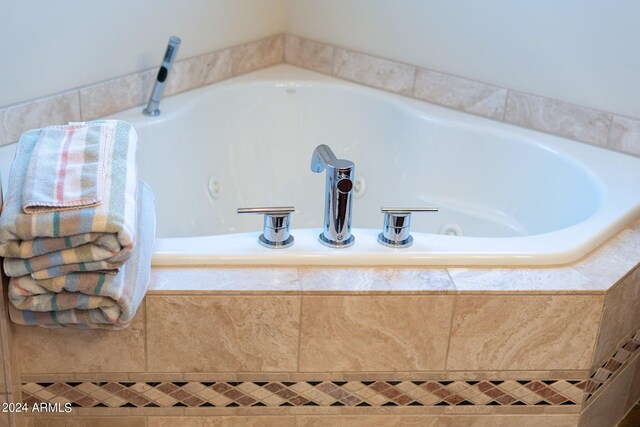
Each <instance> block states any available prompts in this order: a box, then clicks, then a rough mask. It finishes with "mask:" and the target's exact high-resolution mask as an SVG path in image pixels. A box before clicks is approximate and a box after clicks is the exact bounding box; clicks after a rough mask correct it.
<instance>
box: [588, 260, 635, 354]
mask: <svg viewBox="0 0 640 427" xmlns="http://www.w3.org/2000/svg"><path fill="white" fill-rule="evenodd" d="M638 329H640V268H638V267H637V268H636V269H635V270H633V271H632V272H631V273H630V274H629V275H628V276H627V277H626V278H625V279H624V280H622V281H621V282H620V283H618V284H617V285H616V286H615V287H613V288H612V289H611V290H609V292H608V293H607V297H606V299H605V302H604V311H603V313H602V322H601V325H600V332H599V335H598V340H597V344H596V349H595V353H594V355H593V361H592V367H597V366H600V365H601V364H602V363H603V362H605V361H606V360H607V358H608V357H610V356H611V354H612V353H613V352H615V351H616V350H617V349H618V348H619V347H620V345H621V344H622V343H623V340H625V339H628V337H629V335H631V334H633V333H635V332H636V331H637V330H638Z"/></svg>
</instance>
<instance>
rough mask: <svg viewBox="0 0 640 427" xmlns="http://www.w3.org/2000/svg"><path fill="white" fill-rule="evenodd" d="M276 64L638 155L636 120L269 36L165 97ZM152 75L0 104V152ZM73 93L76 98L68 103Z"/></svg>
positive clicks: (181, 65)
mask: <svg viewBox="0 0 640 427" xmlns="http://www.w3.org/2000/svg"><path fill="white" fill-rule="evenodd" d="M234 57H235V60H234ZM218 61H221V64H222V65H220V63H219V62H218ZM280 63H287V64H291V65H296V66H299V67H303V68H307V69H310V70H313V71H316V72H320V73H323V74H328V75H331V76H334V77H336V78H340V79H343V80H349V81H353V82H356V83H359V84H364V85H368V86H372V87H376V88H378V89H382V90H386V91H390V92H394V93H398V94H401V95H404V96H409V97H411V98H414V99H417V100H421V101H427V102H431V103H434V104H438V105H442V106H445V107H448V108H452V109H455V110H459V111H464V112H467V113H470V114H475V115H479V116H482V117H488V118H491V119H494V120H499V121H504V122H507V123H510V124H514V125H516V126H521V127H525V128H530V129H535V130H539V131H543V132H547V133H550V134H553V135H557V136H562V137H567V138H571V139H575V140H578V141H582V142H586V143H589V144H593V145H597V146H600V147H603V148H607V149H611V150H615V151H620V152H623V153H626V154H631V155H635V156H640V118H635V117H628V116H624V115H621V114H616V113H610V112H606V111H601V110H597V109H593V108H587V107H582V106H579V105H575V104H571V103H567V102H563V101H559V100H554V99H551V98H546V97H542V96H537V95H534V94H527V93H523V92H520V91H516V90H512V89H509V88H504V87H499V86H495V85H490V84H487V83H483V82H479V81H475V80H471V79H466V78H462V77H458V76H455V75H451V74H447V73H442V72H438V71H435V70H429V69H426V68H422V67H419V66H414V65H411V64H405V63H402V62H398V61H393V60H389V59H385V58H380V57H377V56H373V55H369V54H367V53H361V52H357V51H354V50H351V49H346V48H342V47H340V46H334V45H330V44H326V43H323V42H319V41H315V40H310V39H306V38H302V37H298V36H295V35H293V34H277V35H272V36H268V37H265V38H262V39H260V40H257V41H254V42H250V43H244V44H240V45H235V46H232V47H228V48H225V49H221V50H217V51H211V52H208V53H204V54H202V55H199V56H195V57H191V58H186V59H182V60H180V61H176V63H175V66H174V69H173V70H172V73H174V74H177V75H176V76H175V77H174V78H173V79H170V80H169V82H170V83H169V85H168V87H167V95H172V94H175V93H179V92H183V91H186V90H191V89H195V88H197V87H201V86H204V85H208V84H212V83H215V82H218V81H222V80H225V79H228V78H232V77H236V76H238V75H241V74H245V73H247V72H251V71H255V70H258V69H260V68H265V67H268V66H272V65H277V64H280ZM155 70H156V68H152V69H147V70H143V71H140V72H137V73H132V74H128V75H125V76H119V77H116V78H113V79H109V80H106V81H102V82H97V83H95V84H91V85H87V86H83V87H77V88H72V89H70V90H65V91H63V92H59V93H56V94H53V95H47V96H43V97H40V98H37V99H33V100H30V101H26V102H21V103H18V104H12V105H5V106H0V146H2V145H6V144H11V143H14V142H16V141H17V140H18V139H19V136H20V134H21V133H22V132H24V131H26V130H28V129H31V128H36V127H42V126H45V125H48V124H51V123H50V122H51V121H52V120H51V119H52V118H53V121H57V122H63V121H77V120H78V117H76V116H77V115H78V114H79V115H80V116H81V117H82V120H90V119H92V118H96V117H97V116H96V114H97V112H93V111H91V110H92V108H91V107H89V104H88V103H86V102H84V101H83V99H82V98H86V97H87V96H88V94H90V93H91V92H96V93H103V92H105V91H106V92H111V91H114V92H117V91H118V90H119V91H125V92H126V95H127V96H126V97H124V96H121V97H118V99H117V100H116V101H114V102H113V105H112V106H111V108H109V107H107V108H105V107H104V105H100V108H99V110H100V111H99V113H100V114H99V115H98V116H104V115H108V114H113V113H117V112H119V111H123V110H126V109H129V108H132V107H135V106H138V105H141V104H142V103H143V102H144V100H145V99H146V97H147V96H148V93H147V92H148V91H149V90H150V88H151V85H150V82H151V80H152V78H153V75H154V72H155ZM180 74H181V75H180ZM132 84H133V85H134V87H136V88H137V89H138V90H137V91H136V92H135V93H131V92H127V91H128V88H129V86H130V85H132ZM70 95H71V96H73V98H74V99H65V97H66V98H69V96H70ZM83 105H84V108H83ZM94 107H95V106H94ZM38 108H40V109H44V110H45V112H46V114H34V117H27V118H26V119H24V118H23V116H28V112H29V111H32V110H34V109H36V110H37V109H38ZM94 113H96V114H94ZM16 116H20V117H16ZM67 116H68V117H67Z"/></svg>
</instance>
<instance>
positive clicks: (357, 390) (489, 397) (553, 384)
mask: <svg viewBox="0 0 640 427" xmlns="http://www.w3.org/2000/svg"><path fill="white" fill-rule="evenodd" d="M584 383H585V380H578V379H577V380H565V379H562V380H558V379H549V380H537V379H536V380H510V379H507V380H482V379H481V380H477V381H472V380H466V381H455V380H406V379H405V380H397V381H392V380H386V381H382V380H365V379H361V380H351V381H345V380H334V381H331V380H313V379H308V380H304V381H302V380H291V381H284V380H275V381H269V380H265V379H264V378H259V379H258V378H257V379H256V380H254V381H228V380H222V381H219V380H217V379H216V378H211V379H210V380H208V381H204V380H200V381H184V380H175V381H167V380H166V378H158V380H157V381H153V380H152V379H151V378H147V380H146V381H129V380H123V381H104V382H100V381H65V382H23V383H22V402H23V403H26V404H28V405H29V406H32V405H34V404H36V405H39V404H40V403H59V404H62V405H64V404H65V403H70V404H71V406H72V407H76V408H84V409H85V410H86V409H90V408H95V409H98V408H102V409H101V410H105V411H106V410H107V409H116V408H131V409H132V410H135V409H136V408H137V409H142V408H145V410H151V409H162V408H164V409H166V408H203V409H204V408H209V409H213V408H248V407H252V408H259V407H262V408H287V407H307V408H308V407H315V408H321V407H324V408H339V407H353V408H355V407H358V408H361V409H367V408H370V409H373V408H383V409H390V410H392V409H393V408H403V407H404V408H414V409H419V408H420V407H422V408H425V407H449V408H451V407H467V408H470V407H485V408H487V409H490V408H492V407H498V406H499V407H503V408H504V409H507V408H506V407H509V408H516V409H514V411H515V410H517V408H523V407H537V408H540V407H542V408H548V407H562V408H564V409H565V410H567V411H571V409H570V408H574V409H573V410H575V412H577V411H578V410H579V409H580V407H581V405H582V401H583V395H584V393H583V391H582V388H583V385H584Z"/></svg>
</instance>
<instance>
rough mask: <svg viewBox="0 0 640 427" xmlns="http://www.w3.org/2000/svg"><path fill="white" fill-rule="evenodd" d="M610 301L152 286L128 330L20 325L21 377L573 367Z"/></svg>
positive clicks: (581, 370)
mask: <svg viewBox="0 0 640 427" xmlns="http://www.w3.org/2000/svg"><path fill="white" fill-rule="evenodd" d="M603 301H604V295H520V296H508V295H487V294H482V295H473V294H459V295H441V294H432V295H404V296H403V295H401V294H386V295H374V296H366V295H350V296H347V295H324V294H323V295H317V296H313V295H308V294H305V295H299V294H297V292H296V291H294V293H293V294H286V293H284V294H281V295H272V296H270V295H269V294H268V293H267V294H264V295H249V296H241V295H216V294H215V292H212V293H210V294H196V295H193V296H188V295H182V296H178V295H155V294H154V293H153V292H152V293H151V294H149V295H148V296H147V297H146V304H145V305H143V306H142V307H141V309H140V310H139V312H138V314H137V315H136V318H135V319H134V322H133V323H132V326H131V327H130V328H128V329H126V330H124V331H115V332H114V331H81V330H80V331H79V330H73V329H62V330H46V329H40V328H34V327H29V326H18V325H16V326H14V330H15V337H14V339H13V348H14V350H15V352H16V355H17V360H18V362H17V369H18V370H19V372H20V373H21V375H22V376H23V378H24V376H25V375H28V374H33V377H34V378H35V377H37V376H38V375H35V374H39V375H42V374H47V375H50V376H51V379H52V380H55V379H57V378H58V377H56V375H57V374H66V373H79V375H80V373H81V375H82V376H83V378H84V379H89V377H87V375H89V376H91V375H94V376H95V378H96V379H98V378H103V379H104V378H107V377H109V375H112V376H114V378H115V379H118V378H120V379H121V378H122V374H119V373H128V372H140V373H142V372H150V373H154V374H153V375H156V378H158V377H157V376H158V374H161V373H163V372H164V373H167V374H171V375H173V374H175V373H184V372H189V373H197V372H208V373H212V372H215V373H225V372H227V373H231V374H233V373H238V372H262V373H264V374H267V373H269V372H274V373H276V372H283V373H292V372H293V373H295V372H300V373H304V372H313V373H314V375H315V374H316V373H326V375H327V376H328V377H329V378H330V379H335V377H336V375H335V374H334V373H339V374H340V375H346V374H345V373H354V374H355V373H367V374H370V373H384V372H389V373H391V375H392V377H393V376H394V375H397V374H394V373H397V372H425V373H430V374H433V373H436V372H444V371H445V370H446V371H447V372H451V373H452V375H457V376H458V377H460V375H463V376H464V372H474V374H473V375H479V374H478V371H484V372H495V371H498V372H505V371H514V372H515V371H520V372H523V373H526V372H531V375H535V373H536V372H546V373H547V374H548V373H549V371H550V370H555V371H558V372H560V371H567V374H566V375H569V376H568V378H570V377H574V378H575V375H579V377H584V376H585V375H586V374H587V372H588V370H589V368H590V366H591V359H592V353H593V348H594V345H595V337H596V332H597V329H598V321H599V319H600V313H601V312H602V305H603ZM44 348H46V349H47V351H42V349H44ZM122 349H127V351H121V350H122ZM153 375H150V377H152V376H153ZM556 375H557V373H556V374H554V376H556ZM63 376H64V375H60V378H62V377H63ZM303 376H304V375H303ZM543 376H544V374H543ZM40 378H42V377H41V376H40ZM76 378H77V377H76ZM58 379H59V378H58ZM172 379H174V380H175V375H174V376H173V377H172Z"/></svg>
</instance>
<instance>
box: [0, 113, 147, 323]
mask: <svg viewBox="0 0 640 427" xmlns="http://www.w3.org/2000/svg"><path fill="white" fill-rule="evenodd" d="M136 143H137V135H136V133H135V130H134V129H133V127H131V125H130V124H128V123H126V122H122V121H117V120H102V121H94V122H86V123H72V124H70V125H68V126H51V127H47V128H44V129H36V130H31V131H28V132H25V133H24V134H23V135H22V137H21V138H20V142H19V144H18V151H17V153H16V157H15V159H14V162H13V166H12V168H11V175H10V178H9V191H8V194H7V197H6V200H5V203H4V207H3V211H2V214H1V215H0V256H4V257H5V260H4V269H5V272H6V274H7V276H9V277H10V280H9V292H8V293H9V300H10V301H11V303H12V304H11V305H10V307H9V314H10V316H11V319H12V320H13V321H14V322H16V323H19V324H24V325H40V326H44V327H64V326H72V327H77V328H85V329H86V328H103V329H122V328H125V327H126V326H128V325H129V323H130V322H131V320H132V319H133V316H134V314H135V312H136V310H137V308H138V306H139V305H140V302H141V301H142V298H143V297H144V294H145V293H146V290H147V286H148V282H149V270H150V264H151V253H152V249H153V241H154V235H155V210H154V201H153V193H152V192H151V189H150V188H149V187H148V186H147V185H146V184H145V183H144V182H142V181H138V180H137V176H136V167H135V151H136Z"/></svg>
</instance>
